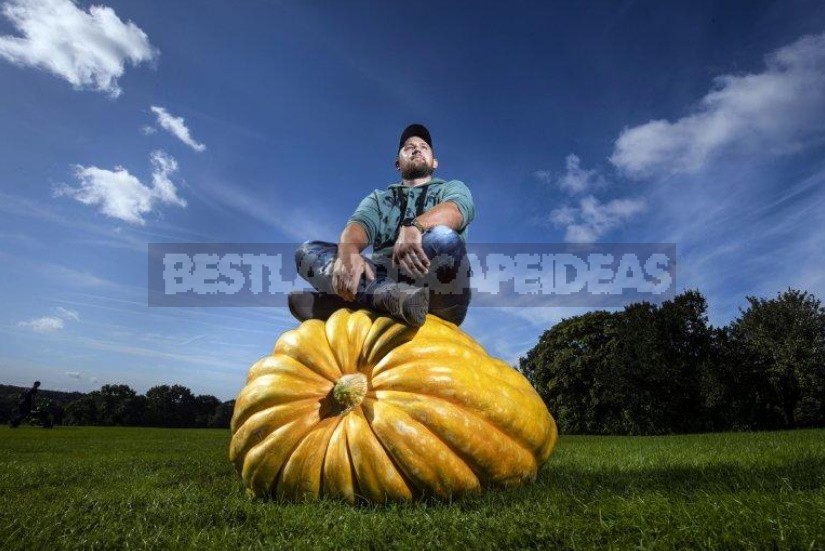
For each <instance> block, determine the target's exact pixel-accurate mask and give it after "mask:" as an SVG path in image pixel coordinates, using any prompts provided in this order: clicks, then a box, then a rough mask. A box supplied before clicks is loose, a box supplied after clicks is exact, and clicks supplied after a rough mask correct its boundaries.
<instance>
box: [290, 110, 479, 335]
mask: <svg viewBox="0 0 825 551" xmlns="http://www.w3.org/2000/svg"><path fill="white" fill-rule="evenodd" d="M395 168H396V169H397V170H398V172H399V173H400V175H401V182H398V183H394V184H390V186H389V187H387V189H386V190H375V191H374V192H372V193H370V194H369V195H367V196H366V197H365V198H364V200H363V201H361V204H360V205H358V208H357V209H356V210H355V213H354V214H353V215H352V216H351V217H350V219H349V221H348V222H347V224H346V227H345V228H344V230H343V231H342V232H341V236H340V238H339V240H338V243H337V244H335V243H328V242H323V241H307V242H306V243H304V244H303V245H301V246H300V247H299V248H298V250H297V251H296V253H295V262H296V265H297V268H298V273H299V274H300V275H301V277H303V278H304V279H305V280H307V281H308V282H309V283H311V284H312V286H313V287H314V288H315V291H310V292H306V291H304V292H294V293H290V296H289V308H290V311H291V312H292V314H293V315H294V316H295V317H296V318H297V319H298V320H300V321H304V320H306V319H310V318H315V319H323V320H325V319H327V318H328V317H329V316H331V315H332V314H333V312H335V311H336V310H338V309H339V308H352V307H356V308H367V309H371V310H374V311H376V312H379V313H381V314H385V315H389V316H391V317H393V318H395V319H396V320H398V321H400V322H403V323H406V324H408V325H411V326H413V327H419V326H421V325H422V324H423V323H424V320H425V318H426V315H427V313H431V314H433V315H436V316H438V317H440V318H442V319H445V320H447V321H450V322H453V323H455V324H456V325H460V324H461V322H463V321H464V318H465V316H466V315H467V307H468V306H469V303H470V295H471V293H470V270H469V268H468V265H467V262H466V256H467V249H466V239H467V227H468V226H469V224H470V222H472V221H473V218H475V206H474V205H473V197H472V194H471V193H470V190H469V189H468V188H467V186H466V185H464V183H462V182H460V181H458V180H450V181H445V180H441V179H438V178H433V177H432V175H433V172H435V170H436V168H438V160H437V159H436V158H435V155H434V152H433V141H432V138H431V136H430V132H429V130H427V128H425V127H424V126H423V125H421V124H411V125H410V126H408V127H407V128H405V129H404V131H403V132H402V133H401V138H400V140H399V143H398V152H397V155H396V159H395ZM369 246H372V249H373V252H372V255H371V256H366V255H364V254H363V251H364V250H365V249H366V248H367V247H369Z"/></svg>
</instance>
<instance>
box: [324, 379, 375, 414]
mask: <svg viewBox="0 0 825 551" xmlns="http://www.w3.org/2000/svg"><path fill="white" fill-rule="evenodd" d="M366 394H367V376H366V375H364V374H363V373H350V374H349V375H342V376H341V378H340V379H338V382H337V383H335V387H333V389H332V396H333V397H334V398H335V401H336V402H338V403H339V404H341V406H342V407H344V408H345V409H347V410H349V409H352V408H354V407H355V406H357V405H358V404H360V403H361V401H362V400H363V399H364V396H366Z"/></svg>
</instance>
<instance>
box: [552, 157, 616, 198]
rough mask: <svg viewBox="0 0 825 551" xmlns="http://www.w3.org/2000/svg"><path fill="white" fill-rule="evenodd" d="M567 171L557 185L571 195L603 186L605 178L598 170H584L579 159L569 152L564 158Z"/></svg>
mask: <svg viewBox="0 0 825 551" xmlns="http://www.w3.org/2000/svg"><path fill="white" fill-rule="evenodd" d="M564 161H565V164H566V166H567V171H566V172H565V173H564V175H563V176H562V177H561V179H560V180H559V187H560V188H561V189H562V191H566V192H568V193H570V194H572V195H577V194H579V193H584V192H585V191H589V190H592V189H594V188H597V187H604V185H605V183H606V182H605V179H604V177H602V175H601V174H599V171H598V170H595V169H593V170H585V169H583V168H582V167H581V159H579V157H578V156H577V155H574V154H572V153H571V154H570V155H568V156H567V158H566V159H565V160H564Z"/></svg>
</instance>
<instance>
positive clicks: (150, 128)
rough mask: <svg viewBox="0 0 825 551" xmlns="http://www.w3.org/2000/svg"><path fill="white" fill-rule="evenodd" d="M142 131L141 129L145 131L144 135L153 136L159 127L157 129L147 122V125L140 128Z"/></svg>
mask: <svg viewBox="0 0 825 551" xmlns="http://www.w3.org/2000/svg"><path fill="white" fill-rule="evenodd" d="M140 131H141V132H143V134H144V136H151V135H152V134H154V133H155V132H157V129H156V128H155V127H154V126H149V125H148V124H147V125H145V126H142V127H141V128H140Z"/></svg>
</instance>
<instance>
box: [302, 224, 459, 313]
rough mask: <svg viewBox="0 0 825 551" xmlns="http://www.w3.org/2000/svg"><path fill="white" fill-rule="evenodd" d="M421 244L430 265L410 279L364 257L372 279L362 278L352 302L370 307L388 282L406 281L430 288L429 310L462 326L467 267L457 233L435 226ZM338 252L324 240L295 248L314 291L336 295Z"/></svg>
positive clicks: (304, 276)
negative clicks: (334, 281)
mask: <svg viewBox="0 0 825 551" xmlns="http://www.w3.org/2000/svg"><path fill="white" fill-rule="evenodd" d="M422 245H423V248H424V252H425V253H426V254H427V258H429V259H430V267H429V269H428V272H427V275H426V276H424V277H422V278H419V279H412V278H409V277H407V276H405V275H404V274H401V273H400V272H399V271H398V269H396V268H392V266H389V265H387V264H385V263H376V262H374V261H373V260H372V259H370V258H366V257H365V260H366V261H367V263H369V265H370V266H371V267H372V268H373V272H374V273H375V280H373V281H371V282H367V280H366V278H362V279H361V282H360V283H359V285H358V292H357V293H356V299H355V302H354V304H355V305H356V306H359V307H363V308H370V309H372V307H373V302H372V296H373V295H374V294H375V292H376V291H378V290H380V289H381V288H382V287H384V286H386V285H387V284H392V283H394V282H399V281H402V282H405V283H410V284H412V285H415V286H418V287H424V286H426V287H428V288H429V290H430V307H429V312H430V313H431V314H433V315H435V316H438V317H440V318H442V319H445V320H447V321H450V322H452V323H455V324H456V325H461V322H463V321H464V318H465V317H466V316H467V308H468V306H469V305H470V296H471V291H470V275H471V274H470V269H469V264H468V262H467V247H466V246H465V245H464V241H462V239H461V237H459V235H458V233H456V232H455V231H453V230H452V229H450V228H448V227H447V226H435V227H432V228H430V229H429V230H427V231H426V232H424V235H423V236H422ZM337 254H338V245H337V244H335V243H329V242H326V241H307V242H305V243H303V244H302V245H301V246H300V247H298V250H297V251H295V265H296V266H297V268H298V273H299V274H300V276H301V277H303V278H304V279H305V280H306V281H308V282H309V283H310V284H311V285H312V286H313V287H314V288H315V289H316V290H318V291H320V292H322V293H327V294H331V295H336V293H335V290H334V289H333V288H332V266H333V264H334V263H335V258H336V256H337Z"/></svg>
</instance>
